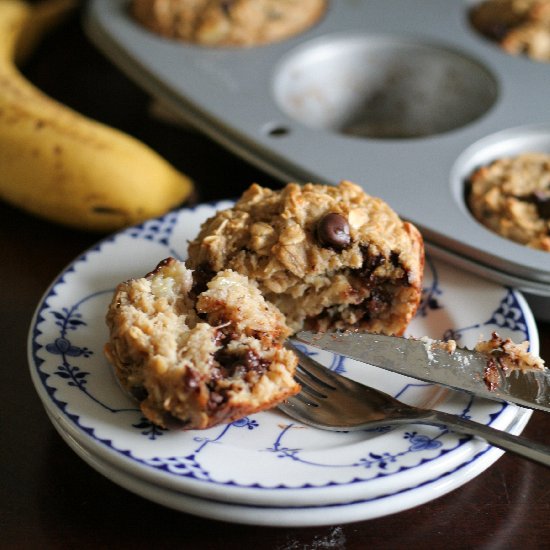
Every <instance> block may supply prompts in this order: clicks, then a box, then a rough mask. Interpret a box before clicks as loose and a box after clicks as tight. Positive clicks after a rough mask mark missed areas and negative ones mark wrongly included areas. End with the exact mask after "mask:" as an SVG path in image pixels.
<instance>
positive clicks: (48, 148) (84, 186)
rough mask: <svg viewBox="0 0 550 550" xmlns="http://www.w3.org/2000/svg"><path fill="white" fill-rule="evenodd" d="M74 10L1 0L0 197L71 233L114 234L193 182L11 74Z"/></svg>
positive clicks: (162, 207)
mask: <svg viewBox="0 0 550 550" xmlns="http://www.w3.org/2000/svg"><path fill="white" fill-rule="evenodd" d="M76 5H77V2H75V1H74V0H45V2H42V3H41V4H36V5H33V4H30V3H28V2H25V1H24V0H1V1H0V199H3V200H4V201H6V202H8V203H10V204H12V205H14V206H17V207H19V208H22V209H24V210H26V211H28V212H30V213H32V214H36V215H38V216H41V217H43V218H46V219H48V220H50V221H53V222H56V223H60V224H64V225H67V226H70V227H74V228H78V229H85V230H92V231H114V230H118V229H120V228H123V227H126V226H128V225H132V224H135V223H139V222H141V221H143V220H145V219H148V218H151V217H155V216H158V215H162V214H163V213H165V212H167V211H168V210H170V209H172V208H174V207H176V206H178V205H179V204H181V203H182V202H183V201H184V200H185V199H186V198H187V197H189V195H190V193H191V192H192V190H193V183H192V181H191V180H190V179H189V178H188V177H187V176H185V175H184V174H182V173H181V172H179V171H178V170H176V169H175V168H174V167H173V166H172V165H171V164H170V163H168V162H167V161H166V160H165V159H163V158H162V157H161V156H160V155H158V154H157V153H156V152H155V151H153V150H152V149H151V148H149V147H148V146H146V145H145V144H144V143H142V142H140V141H139V140H137V139H134V138H133V137H131V136H129V135H127V134H125V133H124V132H121V131H119V130H116V129H115V128H112V127H109V126H107V125H104V124H101V123H99V122H96V121H94V120H91V119H89V118H87V117H85V116H83V115H81V114H80V113H77V112H76V111H74V110H72V109H70V108H69V107H67V106H65V105H63V104H61V103H59V102H57V101H55V100H54V99H52V98H50V97H48V96H47V95H45V94H44V93H42V92H41V91H40V90H39V89H38V88H36V87H35V86H34V85H33V84H32V83H30V82H29V81H28V80H27V79H26V78H25V77H24V76H23V75H22V74H21V72H20V71H19V69H18V68H17V65H16V60H19V59H21V58H22V57H24V56H27V55H28V54H29V52H30V51H31V49H32V47H33V46H34V45H35V44H36V41H37V39H38V37H39V36H40V35H41V34H42V33H43V32H44V31H46V30H48V29H49V28H50V27H51V26H52V25H54V24H55V23H57V22H59V21H60V20H61V19H62V17H63V16H64V15H65V14H67V13H68V12H69V11H70V10H71V9H72V8H73V7H75V6H76Z"/></svg>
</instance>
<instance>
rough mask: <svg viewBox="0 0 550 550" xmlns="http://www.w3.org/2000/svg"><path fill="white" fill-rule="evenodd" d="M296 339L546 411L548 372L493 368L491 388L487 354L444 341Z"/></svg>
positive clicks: (354, 335)
mask: <svg viewBox="0 0 550 550" xmlns="http://www.w3.org/2000/svg"><path fill="white" fill-rule="evenodd" d="M294 340H295V341H297V342H301V343H304V344H308V345H310V346H313V347H315V348H320V349H323V350H327V351H331V352H333V353H336V354H337V355H343V356H345V357H349V358H351V359H355V360H357V361H361V362H363V363H367V364H369V365H373V366H376V367H380V368H382V369H385V370H388V371H392V372H396V373H399V374H403V375H405V376H409V377H411V378H416V379H418V380H422V381H424V382H430V383H433V384H441V385H443V386H447V387H449V388H452V389H456V390H461V391H465V392H468V393H470V394H474V395H477V396H480V397H484V398H487V399H493V400H501V401H509V402H512V403H516V404H518V405H521V406H523V407H527V408H530V409H540V410H543V411H546V412H550V374H549V373H548V369H544V370H538V371H527V372H526V371H523V372H519V371H513V372H511V373H508V375H507V374H506V373H504V372H502V370H501V369H496V371H495V369H494V368H493V369H492V370H491V376H495V374H496V375H497V376H498V378H497V379H496V381H495V383H492V384H490V383H489V382H488V378H487V376H488V370H487V369H490V368H491V365H492V364H493V363H491V362H490V359H491V358H490V355H488V354H487V353H482V352H476V351H474V350H470V349H467V348H460V347H456V349H454V350H453V351H450V350H449V349H448V348H447V346H446V345H445V343H444V342H442V341H437V340H430V339H414V338H406V337H398V336H386V335H381V334H373V333H365V332H326V333H316V332H311V331H301V332H298V333H297V334H296V335H295V336H294ZM491 380H494V379H493V378H491Z"/></svg>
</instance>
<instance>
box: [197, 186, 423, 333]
mask: <svg viewBox="0 0 550 550" xmlns="http://www.w3.org/2000/svg"><path fill="white" fill-rule="evenodd" d="M188 252H189V259H188V261H187V265H188V266H189V267H190V268H192V269H195V270H200V271H201V273H212V274H213V273H216V272H218V271H219V270H221V269H225V268H229V269H232V270H234V271H237V272H238V273H241V274H243V275H246V276H247V277H248V278H249V279H251V280H253V281H255V282H256V283H257V285H258V287H259V289H260V290H261V291H262V293H263V295H264V297H265V298H266V299H267V300H268V301H270V302H271V303H273V304H275V305H276V306H277V307H278V308H279V309H280V310H281V311H282V312H283V313H284V314H285V316H286V320H287V324H288V325H289V326H290V328H291V329H292V330H293V331H297V330H299V329H301V328H304V327H305V328H310V329H313V330H328V329H349V328H353V329H362V330H370V331H375V332H384V333H388V334H402V333H403V331H404V330H405V328H406V327H407V325H408V323H409V322H410V320H411V319H412V317H413V315H414V313H415V312H416V309H417V307H418V303H419V301H420V297H421V291H422V288H421V287H422V274H423V265H424V249H423V243H422V238H421V236H420V234H419V232H418V230H417V229H416V228H415V227H414V226H413V225H412V224H410V223H408V222H405V221H403V220H401V219H400V218H399V216H398V215H397V214H396V213H395V212H394V211H393V210H392V209H391V208H390V207H389V206H388V205H387V204H386V203H385V202H384V201H382V200H381V199H378V198H375V197H371V196H369V195H367V194H366V193H365V192H364V191H363V190H362V189H361V188H360V187H359V186H358V185H355V184H353V183H351V182H342V183H341V184H340V185H338V186H325V185H317V184H311V183H309V184H305V185H298V184H295V183H290V184H288V185H287V186H285V188H284V189H282V190H280V191H273V190H271V189H266V188H263V187H261V186H259V185H256V184H255V185H252V186H251V187H250V188H249V189H248V190H247V191H246V192H245V193H244V194H243V196H242V197H241V198H240V200H239V201H237V203H236V204H235V206H234V207H233V208H229V209H227V210H224V211H221V212H218V213H217V214H216V215H214V216H213V217H212V218H210V219H208V220H207V221H206V222H205V223H204V224H203V225H202V227H201V230H200V232H199V234H198V236H197V237H196V238H195V239H194V240H193V241H191V242H190V244H189V251H188Z"/></svg>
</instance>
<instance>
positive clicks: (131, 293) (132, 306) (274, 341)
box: [105, 258, 300, 430]
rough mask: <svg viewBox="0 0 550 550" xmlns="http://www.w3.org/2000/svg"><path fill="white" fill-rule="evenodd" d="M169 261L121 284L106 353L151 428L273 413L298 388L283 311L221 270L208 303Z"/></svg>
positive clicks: (203, 425)
mask: <svg viewBox="0 0 550 550" xmlns="http://www.w3.org/2000/svg"><path fill="white" fill-rule="evenodd" d="M192 287H193V277H192V272H191V271H190V270H188V269H187V268H186V267H185V265H184V264H183V263H182V262H179V261H177V260H175V259H174V258H168V259H166V260H164V261H163V262H161V263H160V264H159V265H158V266H157V268H156V269H155V270H154V271H152V272H151V273H149V274H147V275H146V276H145V277H142V278H137V279H131V280H128V281H125V282H123V283H121V284H119V285H118V287H117V289H116V291H115V293H114V296H113V298H112V301H111V303H110V306H109V308H108V312H107V317H106V319H107V325H108V327H109V341H108V343H107V344H106V346H105V353H106V356H107V358H108V359H109V361H110V362H111V364H112V365H113V366H114V372H115V375H116V377H117V379H118V380H119V382H120V384H121V386H122V387H123V388H124V389H125V390H126V391H127V392H128V393H129V394H130V395H132V396H133V397H134V398H135V399H136V400H137V401H138V402H139V404H140V409H141V411H142V412H143V414H144V415H145V416H146V417H147V418H148V419H149V420H151V421H152V422H153V423H155V424H157V425H159V426H162V427H165V428H174V429H185V430H188V429H203V428H209V427H211V426H214V425H216V424H218V423H228V422H231V421H234V420H237V419H239V418H242V417H244V416H246V415H249V414H252V413H255V412H258V411H261V410H264V409H267V408H271V407H274V406H275V405H277V404H278V403H279V402H280V401H282V400H284V399H285V398H287V397H288V396H290V395H292V394H294V393H297V392H298V391H299V389H300V386H299V385H298V384H297V383H296V382H295V381H294V378H293V375H294V370H295V368H296V363H297V359H296V356H295V355H294V353H292V352H291V351H289V350H287V349H286V348H285V347H283V341H284V339H285V338H286V337H287V336H288V334H289V333H290V330H289V329H288V327H287V326H286V324H285V320H284V317H283V315H282V314H281V312H279V311H278V310H277V308H276V307H274V306H273V305H272V304H269V303H268V302H266V301H265V300H264V298H263V296H262V295H261V293H260V291H259V290H258V288H257V287H256V285H255V284H254V283H251V282H250V281H249V280H248V279H247V278H246V277H245V276H243V275H239V274H238V273H235V272H233V271H230V270H223V271H221V272H220V273H219V274H217V275H216V276H215V277H213V278H212V280H211V281H210V282H209V283H208V288H207V289H206V290H205V291H204V292H202V293H201V294H200V295H198V296H196V295H193V293H192V292H191V289H192Z"/></svg>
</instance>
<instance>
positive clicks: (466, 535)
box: [0, 17, 550, 550]
mask: <svg viewBox="0 0 550 550" xmlns="http://www.w3.org/2000/svg"><path fill="white" fill-rule="evenodd" d="M24 71H25V73H26V74H27V75H28V77H29V78H30V79H31V80H32V81H34V82H35V83H36V84H37V85H39V86H40V87H41V88H42V89H43V90H45V91H46V92H47V93H49V94H50V95H52V96H53V97H55V98H57V99H59V100H61V101H63V102H65V103H67V104H69V105H71V106H72V107H73V108H75V109H77V110H79V111H81V112H83V113H86V114H87V115H89V116H92V117H94V118H97V119H99V120H102V121H104V122H107V123H108V124H111V125H113V126H116V127H118V128H121V129H123V130H125V131H127V132H129V133H131V134H133V135H135V136H137V137H138V138H140V139H142V140H143V141H145V142H147V143H149V144H150V145H152V146H153V147H154V148H155V149H156V150H157V151H159V152H160V153H161V154H162V155H164V156H165V157H166V158H168V159H169V160H170V161H171V162H172V163H173V164H175V165H176V166H177V167H178V168H180V169H181V170H182V171H184V172H186V173H188V174H190V175H191V176H192V177H193V178H195V180H196V182H197V185H198V190H199V193H200V197H199V199H200V200H212V199H218V198H223V197H225V195H226V194H227V183H228V181H230V182H231V190H232V192H233V194H234V195H236V194H238V193H239V192H240V191H241V190H243V189H244V188H245V187H247V186H248V185H249V184H250V183H251V182H253V181H258V182H260V183H262V184H265V185H270V186H273V187H276V186H279V185H280V183H279V182H277V181H275V180H273V179H272V178H270V177H269V176H267V175H266V174H263V173H261V172H260V171H259V170H257V169H256V168H254V167H252V166H250V165H247V164H246V163H244V162H243V161H241V160H239V159H237V158H235V157H233V156H232V155H231V154H229V153H227V152H226V151H224V150H223V149H221V148H220V147H219V146H217V145H216V144H214V143H212V142H211V141H210V140H208V139H207V138H205V137H203V136H201V135H198V134H196V133H194V132H192V131H185V130H182V129H181V128H176V127H174V126H171V125H169V124H165V123H162V122H159V121H155V120H153V119H151V118H150V117H149V116H148V107H149V100H148V98H147V96H146V95H145V94H144V93H143V92H142V91H140V90H139V89H138V88H136V87H135V86H134V85H133V84H132V83H131V82H129V81H128V80H127V79H126V78H125V77H123V76H122V75H121V74H120V72H119V71H117V70H116V69H115V68H114V67H113V66H111V65H110V63H109V62H108V61H107V60H105V59H104V58H103V57H102V56H101V55H100V54H99V53H98V52H97V51H96V50H95V49H94V47H93V46H92V45H91V44H89V42H88V41H87V40H86V38H85V37H84V36H83V33H82V31H81V27H80V21H79V19H78V18H77V17H75V18H73V19H72V20H71V21H70V22H69V23H67V24H66V25H64V26H63V27H62V28H61V29H59V30H57V31H56V32H55V33H54V34H53V35H52V36H50V37H49V38H48V39H47V40H46V41H45V42H44V44H43V45H42V47H41V48H40V50H39V51H38V52H37V53H36V55H35V56H34V57H33V59H32V60H31V61H30V62H29V63H28V64H27V65H26V66H25V67H24ZM1 169H2V168H1V166H0V171H1ZM343 176H345V174H343ZM239 186H240V187H239ZM101 237H102V236H101V235H97V234H88V233H84V232H79V231H74V230H69V229H66V228H62V227H59V226H56V225H53V224H50V223H47V222H45V221H41V220H39V219H37V218H34V217H30V216H28V215H26V214H25V213H22V212H20V211H18V210H15V209H13V208H11V207H9V206H7V205H4V204H0V273H1V276H0V282H1V284H0V305H1V306H0V307H1V311H0V334H1V342H2V350H3V353H2V362H1V366H0V488H1V491H0V548H32V549H35V548H36V549H38V548H41V549H47V548H124V547H132V548H149V547H150V548H168V547H171V548H191V549H194V548H197V549H199V548H200V549H204V550H206V549H209V548H213V549H217V548H220V549H222V548H223V549H228V550H229V549H242V548H251V549H252V548H262V549H263V548H266V549H277V550H299V549H311V550H313V549H316V550H317V549H343V548H350V549H351V548H368V547H371V548H388V549H399V548H407V549H415V548H446V549H449V550H450V549H453V548H461V549H462V548H487V549H489V548H490V549H497V548H510V549H515V548H523V549H532V548H549V547H550V471H549V470H547V469H545V468H543V467H541V466H538V465H535V464H532V463H530V462H527V461H525V460H521V459H519V458H517V457H515V456H512V455H509V454H506V455H505V456H503V457H502V458H501V459H500V460H498V461H497V462H496V463H495V464H494V465H493V466H492V467H490V468H489V469H488V470H487V471H486V472H485V473H484V474H483V475H481V476H479V477H478V478H476V479H474V480H473V481H471V482H469V483H468V484H466V485H465V486H463V487H461V488H459V489H457V490H454V491H453V492H451V493H450V494H448V495H446V496H443V497H441V498H438V499H436V500H434V501H432V502H430V503H428V504H425V505H423V506H420V507H417V508H415V509H412V510H408V511H405V512H402V513H399V514H395V515H392V516H388V517H384V518H381V519H376V520H371V521H365V522H360V523H352V524H345V525H338V524H335V525H333V526H329V527H320V528H307V529H287V528H285V529H281V528H263V527H252V526H241V525H233V524H227V523H222V522H217V521H209V520H206V519H201V518H197V517H193V516H191V515H186V514H182V513H178V512H175V511H173V510H170V509H166V508H163V507H162V506H158V505H156V504H153V503H151V502H149V501H147V500H144V499H142V498H140V497H137V496H135V495H133V494H132V493H130V492H128V491H126V490H124V489H122V488H120V487H118V486H117V485H115V484H114V483H112V482H110V481H108V480H107V479H106V478H104V477H102V476H101V475H100V474H98V473H97V472H95V470H93V469H91V468H90V467H89V466H87V465H86V464H85V463H84V462H83V461H82V460H81V459H80V458H78V457H77V456H76V454H75V453H74V452H73V451H72V450H71V449H70V448H69V447H68V446H67V445H66V444H65V443H64V442H63V441H62V440H61V438H60V437H59V436H58V434H57V433H56V432H55V430H54V428H53V426H52V425H51V423H50V421H49V420H48V418H47V417H46V414H45V412H44V410H43V408H42V405H41V404H40V402H39V399H38V397H37V395H36V393H35V391H34V388H33V386H32V384H31V380H30V376H29V371H28V365H27V358H26V338H27V331H28V328H29V323H30V321H31V316H32V314H33V311H34V308H35V306H36V305H37V303H38V301H39V299H40V297H41V295H42V293H43V292H44V291H45V289H46V288H47V286H48V285H49V283H50V282H51V281H52V280H53V279H54V277H55V276H56V275H57V274H58V273H59V272H60V271H61V270H62V269H63V268H64V267H65V266H66V264H67V263H69V262H70V261H71V260H72V259H73V258H74V257H75V256H77V255H78V254H80V253H81V252H82V251H84V250H85V249H86V248H87V247H89V246H90V245H92V244H94V243H95V242H96V241H97V240H99V239H100V238H101ZM538 326H539V331H540V336H541V341H542V349H541V355H542V356H543V357H544V358H546V360H547V361H549V360H550V324H548V323H539V325H538ZM549 418H550V417H549V416H547V415H545V414H543V413H541V412H535V413H534V414H533V416H532V418H531V420H530V422H529V424H528V426H527V428H526V429H525V431H524V435H525V436H527V437H529V438H531V439H533V440H537V441H540V442H544V443H546V444H550V430H549V429H548V427H549V426H550V422H549Z"/></svg>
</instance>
